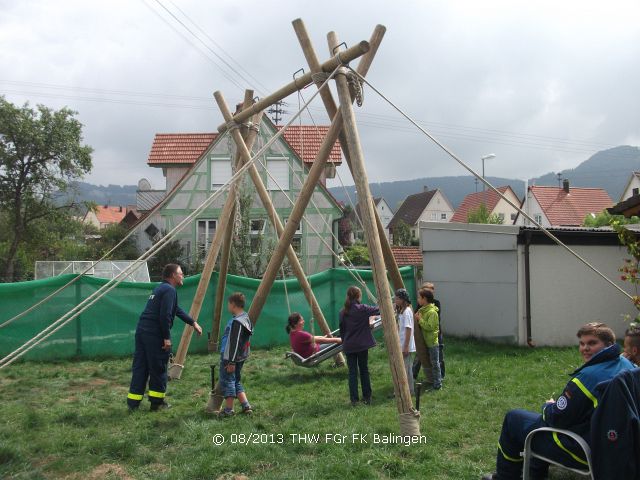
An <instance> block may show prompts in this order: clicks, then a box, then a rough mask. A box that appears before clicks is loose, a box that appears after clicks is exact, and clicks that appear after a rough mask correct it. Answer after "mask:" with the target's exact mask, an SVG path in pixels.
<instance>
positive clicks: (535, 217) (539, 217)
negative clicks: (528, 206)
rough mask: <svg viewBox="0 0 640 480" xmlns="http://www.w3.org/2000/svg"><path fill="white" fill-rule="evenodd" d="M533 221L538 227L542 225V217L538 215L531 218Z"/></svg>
mask: <svg viewBox="0 0 640 480" xmlns="http://www.w3.org/2000/svg"><path fill="white" fill-rule="evenodd" d="M533 219H534V220H535V221H536V222H537V223H539V224H540V225H542V215H540V214H537V215H534V216H533Z"/></svg>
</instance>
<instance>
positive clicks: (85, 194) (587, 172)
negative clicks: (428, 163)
mask: <svg viewBox="0 0 640 480" xmlns="http://www.w3.org/2000/svg"><path fill="white" fill-rule="evenodd" d="M633 171H640V148H638V147H633V146H628V145H623V146H619V147H614V148H610V149H608V150H602V151H600V152H598V153H596V154H594V155H592V156H591V157H590V158H589V159H587V160H585V161H584V162H582V163H581V164H580V165H578V166H577V167H576V168H571V169H567V170H562V171H561V172H560V173H561V174H562V178H566V179H568V180H569V182H570V183H571V185H572V186H574V187H601V188H604V189H605V190H606V191H607V192H608V193H609V196H610V197H611V198H612V199H613V201H614V202H617V201H618V199H619V198H620V195H621V194H622V191H623V190H624V188H625V186H626V184H627V181H628V179H629V176H630V175H631V172H633ZM487 179H488V180H489V181H490V182H491V183H492V184H493V185H495V186H496V187H500V186H503V185H511V188H513V190H514V192H515V193H516V194H517V195H518V196H519V197H521V198H522V197H523V196H524V186H525V185H524V182H523V181H522V180H518V179H514V178H504V177H490V176H488V177H487ZM529 185H552V186H557V185H558V177H557V173H556V172H550V173H547V174H545V175H542V176H540V177H538V178H533V179H531V180H529ZM425 186H426V187H427V188H429V189H434V188H439V189H440V190H442V191H443V192H444V193H445V195H446V196H447V198H448V199H449V201H450V202H451V203H452V205H453V207H454V208H458V205H460V203H462V200H463V199H464V197H465V196H466V195H467V194H469V193H473V192H475V191H476V188H477V189H478V190H479V191H481V190H482V184H481V183H479V182H478V185H477V186H476V184H475V181H474V178H473V177H470V176H458V177H426V178H418V179H411V180H398V181H394V182H382V183H371V184H370V187H371V193H372V194H373V196H375V197H384V198H385V200H386V201H387V203H388V204H389V206H390V207H391V208H392V209H393V210H394V211H395V210H397V208H398V206H399V205H400V203H401V202H402V201H403V200H404V199H405V198H406V197H407V196H408V195H411V194H413V193H417V192H421V191H422V190H423V188H424V187H425ZM76 187H77V190H78V199H79V200H81V201H86V200H90V201H94V202H96V203H97V204H99V205H122V206H125V205H132V204H135V203H136V189H137V186H136V185H124V186H120V185H107V186H102V185H92V184H90V183H85V182H76ZM346 189H347V191H348V192H349V195H350V196H351V200H353V201H354V202H355V201H356V196H355V187H354V186H353V185H351V186H348V187H346ZM329 190H330V191H331V193H332V194H333V195H334V196H335V197H336V198H337V199H338V200H340V201H342V202H344V203H347V204H348V203H349V201H348V199H347V195H346V194H345V193H344V189H343V188H342V187H332V188H330V189H329Z"/></svg>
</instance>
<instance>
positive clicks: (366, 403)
mask: <svg viewBox="0 0 640 480" xmlns="http://www.w3.org/2000/svg"><path fill="white" fill-rule="evenodd" d="M362 403H364V404H365V405H371V397H367V398H363V399H362Z"/></svg>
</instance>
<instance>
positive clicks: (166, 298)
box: [127, 263, 202, 411]
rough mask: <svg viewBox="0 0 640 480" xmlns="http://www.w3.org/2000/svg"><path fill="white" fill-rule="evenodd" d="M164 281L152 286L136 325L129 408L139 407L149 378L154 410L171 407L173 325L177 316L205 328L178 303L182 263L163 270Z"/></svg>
mask: <svg viewBox="0 0 640 480" xmlns="http://www.w3.org/2000/svg"><path fill="white" fill-rule="evenodd" d="M162 278H163V280H162V283H161V284H160V285H158V286H157V287H156V288H154V289H153V292H152V293H151V295H150V296H149V300H148V301H147V306H146V307H145V309H144V311H143V312H142V315H140V320H138V326H137V328H136V348H135V352H134V354H133V366H132V367H131V371H132V376H131V386H130V387H129V395H127V405H128V407H129V409H130V410H136V409H137V408H138V407H139V406H140V402H141V401H142V397H143V395H144V391H145V389H146V386H147V380H148V381H149V393H148V395H149V402H151V410H152V411H155V410H160V409H164V408H168V406H169V405H168V404H167V403H166V402H165V401H164V397H165V392H166V391H167V362H168V361H169V354H170V353H171V327H172V326H173V319H174V318H175V317H176V315H177V316H178V318H180V319H181V320H182V321H183V322H184V323H186V324H187V325H191V326H192V327H193V328H194V330H195V331H196V332H197V334H198V335H200V334H202V328H201V327H200V325H198V322H196V321H194V320H193V319H192V318H191V317H190V316H189V314H188V313H187V312H185V311H184V310H182V309H181V308H180V307H179V306H178V293H177V292H176V287H179V286H181V285H182V283H183V280H184V273H182V269H181V268H180V265H176V264H174V263H170V264H168V265H166V266H165V267H164V269H163V270H162Z"/></svg>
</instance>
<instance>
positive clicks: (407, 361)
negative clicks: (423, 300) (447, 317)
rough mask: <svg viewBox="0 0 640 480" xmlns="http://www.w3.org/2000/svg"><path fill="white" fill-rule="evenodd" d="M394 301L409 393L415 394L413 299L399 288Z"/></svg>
mask: <svg viewBox="0 0 640 480" xmlns="http://www.w3.org/2000/svg"><path fill="white" fill-rule="evenodd" d="M394 301H395V306H396V315H397V319H398V335H399V337H400V348H401V349H402V357H403V359H404V368H405V371H406V372H407V380H408V381H409V391H410V392H411V393H413V392H414V384H413V382H414V380H413V357H414V355H415V352H416V343H415V340H414V338H413V310H412V309H411V299H410V298H409V293H408V292H407V291H406V290H405V289H404V288H399V289H398V290H396V295H395V297H394Z"/></svg>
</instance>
